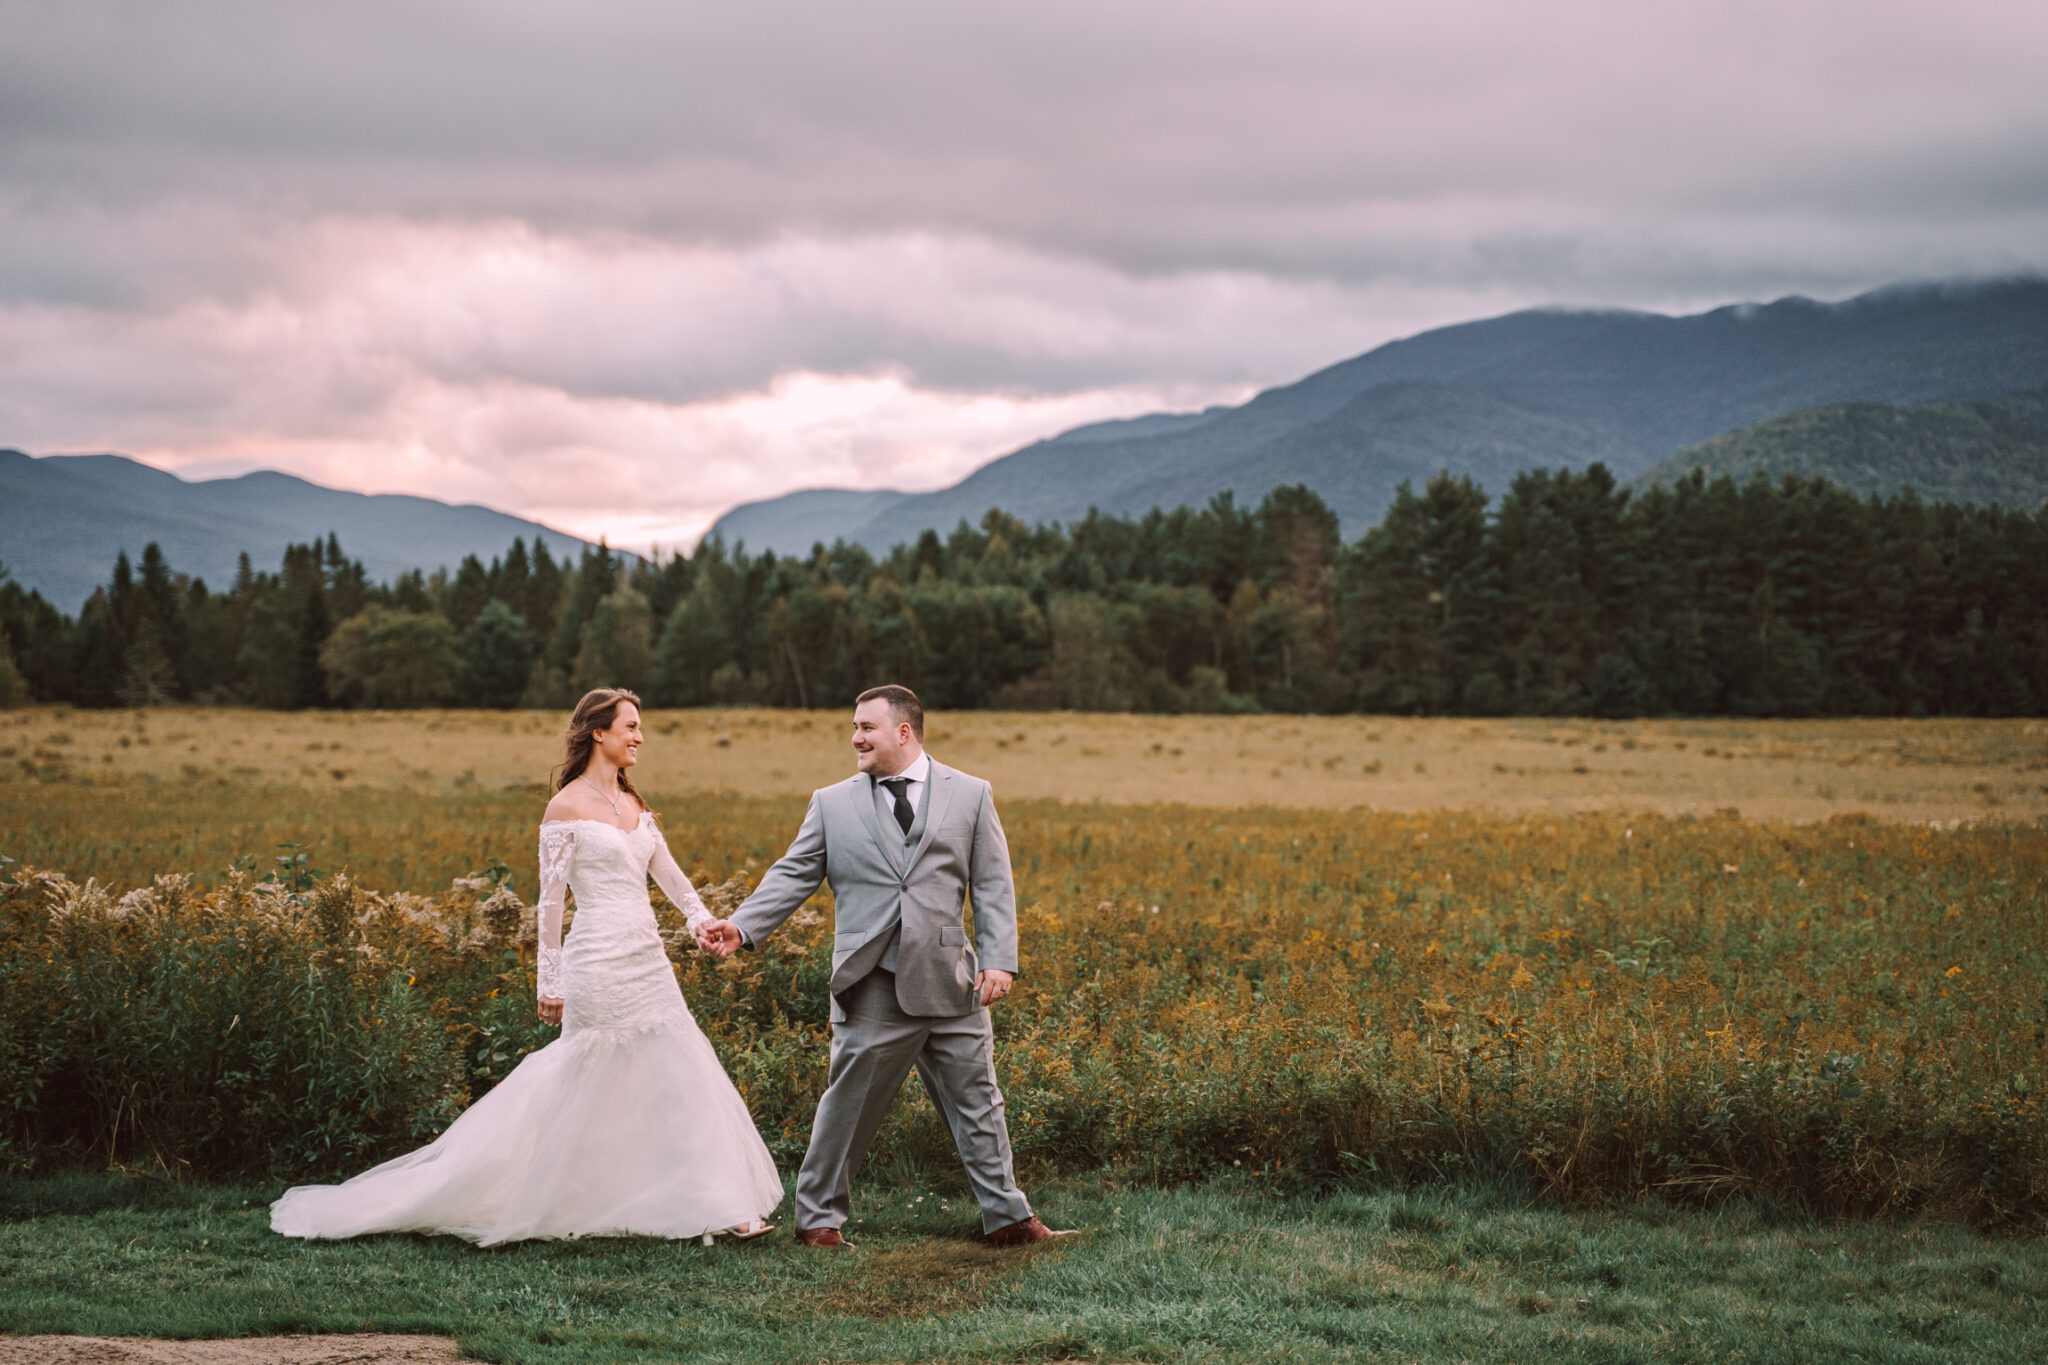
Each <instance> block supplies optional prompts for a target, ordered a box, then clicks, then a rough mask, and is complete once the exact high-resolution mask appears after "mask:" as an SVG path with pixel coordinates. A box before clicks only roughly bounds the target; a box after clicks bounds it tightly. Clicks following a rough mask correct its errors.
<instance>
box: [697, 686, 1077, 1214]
mask: <svg viewBox="0 0 2048 1365" xmlns="http://www.w3.org/2000/svg"><path fill="white" fill-rule="evenodd" d="M853 753H854V759H855V761H856V763H857V765H858V766H859V768H860V772H859V773H858V774H857V775H855V776H853V777H849V778H848V779H846V781H844V782H841V783H839V784H837V785H836V786H831V787H825V788H822V789H821V790H819V791H816V792H813V793H812V794H811V808H810V810H809V811H807V812H806V813H805V815H804V823H803V827H802V828H801V829H799V830H798V831H797V835H796V840H795V842H794V843H792V844H790V846H789V852H787V853H785V854H783V855H782V859H781V861H779V862H777V863H776V864H775V866H773V867H771V868H769V869H768V875H767V876H765V877H763V878H762V879H761V885H760V886H759V887H757V888H755V891H754V894H753V895H751V896H749V897H748V898H747V902H746V904H744V905H742V906H741V907H740V908H739V910H738V911H737V912H735V913H734V915H733V917H732V918H731V919H730V920H718V921H715V922H713V923H711V924H709V925H706V926H704V928H703V930H702V931H701V933H700V941H701V942H702V943H703V944H704V946H705V947H706V948H707V949H708V950H709V951H711V952H713V953H716V954H717V955H718V956H720V957H724V956H727V955H729V954H731V953H732V952H734V951H735V950H736V949H739V948H743V947H744V948H750V949H751V948H754V947H756V946H758V945H759V944H760V942H761V940H763V939H765V938H767V937H768V935H770V934H772V933H774V932H775V930H776V929H777V928H778V927H779V926H780V925H781V924H782V922H783V921H784V920H786V919H788V918H789V917H790V915H791V914H792V913H793V912H794V911H795V910H796V908H797V907H798V906H799V905H802V904H803V903H804V902H805V901H806V900H808V899H809V898H810V896H811V893H812V892H814V891H816V890H817V889H818V886H819V883H821V882H827V881H829V882H830V883H831V884H832V895H833V898H834V901H835V903H836V910H835V916H836V922H835V923H834V925H833V928H834V931H835V932H834V933H833V935H832V981H831V987H830V989H831V992H832V1067H831V1071H830V1074H829V1076H828V1079H827V1081H826V1085H825V1093H824V1095H823V1096H822V1097H820V1098H819V1100H818V1116H817V1118H816V1119H815V1120H814V1121H813V1123H812V1125H811V1145H810V1150H808V1151H807V1152H805V1153H804V1164H803V1167H802V1168H801V1169H800V1170H799V1171H798V1172H797V1177H796V1221H797V1230H796V1235H797V1236H798V1237H799V1238H800V1239H801V1240H802V1241H804V1242H805V1243H807V1244H808V1245H811V1246H816V1247H837V1246H843V1245H845V1239H844V1237H843V1236H842V1235H841V1233H840V1229H841V1228H842V1227H844V1226H845V1225H846V1219H847V1216H848V1214H849V1212H850V1211H851V1209H852V1187H853V1173H854V1172H855V1171H856V1170H858V1169H859V1167H860V1163H861V1158H862V1157H864V1156H866V1155H867V1150H868V1144H870V1143H871V1142H873V1141H874V1139H875V1134H876V1133H877V1132H878V1131H880V1129H881V1126H882V1120H883V1119H884V1118H885V1117H886V1116H887V1115H888V1112H889V1105H890V1103H891V1101H893V1100H894V1099H895V1098H896V1091H897V1090H898V1089H899V1088H900V1087H901V1086H902V1084H903V1080H904V1078H905V1077H906V1076H908V1075H909V1074H910V1068H911V1067H913V1066H915V1067H916V1068H917V1074H918V1075H919V1076H920V1077H921V1078H922V1079H923V1081H924V1084H925V1089H926V1090H927V1091H928V1092H929V1093H930V1094H931V1097H932V1101H933V1103H934V1104H936V1105H937V1106H938V1109H939V1112H940V1113H941V1114H943V1115H945V1118H946V1124H947V1126H948V1127H949V1128H951V1129H952V1130H953V1142H954V1145H955V1146H957V1147H958V1148H959V1149H960V1159H961V1161H962V1162H964V1163H965V1164H966V1166H967V1181H968V1183H969V1184H970V1185H971V1186H973V1188H974V1197H975V1198H976V1199H977V1200H979V1201H980V1203H981V1226H982V1230H983V1232H984V1233H985V1234H986V1235H987V1237H988V1240H989V1241H990V1242H992V1243H994V1244H995V1245H997V1246H1021V1245H1023V1244H1024V1243H1027V1242H1040V1241H1044V1240H1046V1239H1047V1238H1050V1237H1064V1236H1068V1235H1069V1234H1067V1233H1064V1232H1053V1231H1051V1230H1050V1229H1048V1228H1047V1227H1046V1226H1045V1224H1043V1223H1041V1222H1039V1221H1038V1219H1037V1218H1035V1217H1033V1216H1032V1213H1031V1205H1030V1204H1029V1203H1028V1202H1026V1200H1025V1198H1024V1192H1023V1191H1022V1190H1020V1189H1018V1188H1017V1177H1016V1173H1015V1172H1014V1171H1013V1170H1012V1169H1011V1162H1010V1131H1009V1127H1008V1125H1007V1124H1006V1123H1005V1122H1004V1120H1003V1092H1002V1091H1001V1090H999V1089H997V1088H996V1069H995V1035H994V1033H993V1031H992V1030H991V1029H990V1027H989V1014H988V1007H989V1006H990V1005H992V1004H994V1003H995V1002H996V1001H998V1000H1001V999H1002V998H1003V997H1004V996H1005V995H1007V994H1009V991H1010V982H1011V981H1012V979H1013V978H1014V977H1015V975H1016V971H1017V896H1016V889H1015V887H1014V886H1013V885H1012V884H1011V880H1010V849H1009V845H1008V844H1007V843H1006V842H1005V841H1004V839H1003V826H1002V822H1001V821H999V820H997V819H996V807H995V798H994V796H993V794H992V793H991V792H990V790H989V785H988V783H986V782H984V781H982V780H981V779H980V778H978V777H969V776H968V775H967V774H966V773H963V772H957V771H955V770H954V769H952V768H948V767H946V766H945V765H944V764H942V763H934V762H933V761H932V760H931V758H930V756H929V755H927V754H926V753H925V751H924V708H923V707H922V706H921V705H919V704H918V700H917V694H916V693H914V692H912V691H911V690H910V689H909V688H907V687H896V686H888V687H871V688H869V689H868V690H867V691H865V692H863V693H861V694H860V696H859V697H857V698H856V699H855V701H854V709H853ZM970 893H971V895H972V897H973V902H974V937H975V943H974V944H972V945H970V944H969V943H968V942H967V935H966V933H965V931H964V930H963V929H962V927H961V915H960V911H961V906H962V901H963V897H964V896H966V895H968V894H970Z"/></svg>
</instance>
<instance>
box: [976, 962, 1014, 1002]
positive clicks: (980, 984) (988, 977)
mask: <svg viewBox="0 0 2048 1365" xmlns="http://www.w3.org/2000/svg"><path fill="white" fill-rule="evenodd" d="M1014 980H1016V978H1015V977H1013V976H1011V975H1010V974H1009V973H1008V972H1004V971H998V970H996V969H995V968H994V967H990V968H989V969H988V970H987V971H985V972H983V973H982V974H981V975H980V976H977V977H975V978H974V988H975V989H976V990H977V991H979V992H981V1003H982V1004H983V1005H993V1004H995V1002H996V1001H998V1000H1000V999H1002V998H1003V997H1004V996H1006V995H1008V994H1009V993H1010V983H1011V982H1012V981H1014Z"/></svg>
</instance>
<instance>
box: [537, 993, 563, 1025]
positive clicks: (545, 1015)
mask: <svg viewBox="0 0 2048 1365" xmlns="http://www.w3.org/2000/svg"><path fill="white" fill-rule="evenodd" d="M540 1021H541V1022H542V1023H543V1024H559V1023H561V1022H562V1002H561V1001H559V1000H550V999H549V998H547V997H546V996H542V997H541V1001H540Z"/></svg>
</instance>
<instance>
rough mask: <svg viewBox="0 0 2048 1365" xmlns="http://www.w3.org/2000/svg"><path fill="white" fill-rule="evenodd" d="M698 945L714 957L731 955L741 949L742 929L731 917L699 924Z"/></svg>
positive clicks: (719, 957) (721, 958)
mask: <svg viewBox="0 0 2048 1365" xmlns="http://www.w3.org/2000/svg"><path fill="white" fill-rule="evenodd" d="M697 946H698V947H699V948H702V949H703V950H704V951H705V952H707V953H709V954H711V955H712V956H713V957H715V958H718V959H720V960H721V961H722V960H724V959H725V958H728V957H731V956H732V955H733V954H734V953H736V952H738V951H739V950H740V931H739V928H738V926H736V925H735V924H734V923H733V922H732V921H731V920H729V919H715V920H712V921H710V922H709V923H707V924H700V925H698V926H697Z"/></svg>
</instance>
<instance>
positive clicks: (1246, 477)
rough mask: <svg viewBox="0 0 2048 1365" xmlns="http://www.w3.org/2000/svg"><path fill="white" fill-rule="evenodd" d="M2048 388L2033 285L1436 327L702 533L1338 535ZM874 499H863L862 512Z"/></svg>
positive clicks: (773, 538)
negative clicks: (1864, 409) (1108, 523)
mask: <svg viewBox="0 0 2048 1365" xmlns="http://www.w3.org/2000/svg"><path fill="white" fill-rule="evenodd" d="M2043 385H2048V281H2044V280H2042V279H2037V278H2021V279H2009V280H1999V281H1985V282H1960V283H1949V284H1928V285H1901V286H1893V287H1890V288H1887V289H1881V290H1876V291H1873V292H1871V293H1868V294H1864V295H1861V296H1859V297H1857V298H1853V299H1849V300H1846V301H1844V302H1841V303H1817V302H1814V301H1813V300H1811V299H1805V298H1798V297H1793V298H1786V299H1780V300H1778V301H1777V302H1775V303H1769V304H1735V305H1730V306H1728V307H1724V308H1717V309H1714V310H1712V311H1710V312H1706V313H1699V314H1694V315H1691V316H1686V317H1669V316H1665V315H1663V314H1657V313H1642V312H1618V311H1599V312H1596V311H1569V310H1560V309H1539V310H1532V311H1527V312H1520V313H1511V314H1507V315H1506V316H1503V317H1498V318H1490V319H1486V320H1483V321H1477V322H1468V323H1460V324H1458V325H1456V326H1451V327H1442V328H1437V329H1435V330H1433V331H1429V332H1424V333H1421V334H1420V335H1418V336H1414V337H1410V338H1407V339H1405V340H1402V341H1394V342H1389V343H1388V344H1386V345H1384V346H1381V347H1378V348H1377V349H1375V350H1372V351H1369V352H1367V353H1366V354H1364V355H1361V356H1357V357H1355V358H1353V359H1351V360H1347V361H1343V362H1342V363H1340V364H1337V365H1333V366H1330V367H1329V368H1327V369H1324V370H1319V371H1317V372H1316V373H1314V374H1311V375H1309V376H1307V377H1306V378H1304V379H1301V380H1299V381H1297V382H1296V383H1293V384H1288V385H1283V386H1281V387H1278V388H1273V389H1267V390H1265V391H1264V392H1262V393H1259V394H1258V395H1256V396H1255V397H1253V398H1252V399H1251V400H1250V401H1249V402H1247V403H1245V404H1243V405H1241V406H1239V407H1233V408H1214V409H1210V410H1209V411H1207V412H1202V413H1184V414H1156V415H1152V416H1147V417H1140V418H1136V419H1132V420H1130V421H1126V422H1111V423H1097V424H1095V425H1093V426H1089V427H1082V428H1078V429H1076V430H1074V431H1071V432H1067V433H1064V434H1062V435H1059V436H1055V437H1053V438H1051V439H1049V440H1044V441H1039V442H1036V443H1034V444H1032V445H1029V446H1026V447H1024V448H1023V449H1021V450H1018V451H1015V452H1013V453H1011V454H1009V455H1006V456H1003V457H1002V458H1000V459H998V460H996V461H994V462H993V463H991V464H988V465H985V466H983V467H982V468H981V469H979V470H977V471H975V472H974V473H973V474H971V475H969V476H968V477H967V478H966V479H963V480H962V481H961V482H959V483H958V484H955V485H953V486H952V487H950V488H945V489H940V490H938V491H936V492H931V493H916V494H909V493H898V492H894V491H890V490H881V491H876V492H868V493H858V494H857V493H853V492H850V491H845V490H805V491H803V492H799V493H792V494H789V495H787V496H785V497H782V498H773V499H768V500H766V501H763V502H757V503H750V504H747V505H745V506H742V507H738V508H735V509H734V510H733V511H731V512H729V513H727V514H726V515H725V516H724V517H722V518H720V519H719V521H718V522H717V523H716V524H715V525H714V526H713V528H712V534H714V535H720V536H723V537H724V538H725V539H726V540H727V541H728V542H744V543H745V544H746V545H747V546H748V547H749V548H750V549H753V550H756V551H758V550H763V549H773V550H776V551H777V552H779V553H797V554H801V553H804V552H806V551H808V550H809V548H810V546H811V545H812V543H813V542H817V541H823V542H825V543H827V544H829V543H831V542H832V541H833V540H835V539H838V538H841V537H844V538H845V539H848V540H851V541H857V542H859V543H862V544H865V545H867V546H868V547H869V548H871V549H874V550H883V549H886V548H887V547H888V546H889V545H891V544H895V543H898V542H901V541H905V540H910V539H914V538H915V537H916V535H917V534H918V533H919V532H920V531H922V530H924V529H927V528H930V529H934V530H937V531H939V532H940V533H941V534H944V533H945V532H947V531H949V530H951V529H952V527H953V526H954V525H956V524H957V523H958V522H960V521H961V520H962V519H965V520H967V521H969V522H977V521H979V520H980V518H981V516H982V515H983V514H984V513H985V512H986V511H987V510H988V509H989V508H991V507H1000V508H1002V509H1003V510H1004V511H1005V512H1009V513H1011V514H1013V515H1015V516H1019V517H1022V518H1023V519H1024V520H1025V521H1027V522H1044V521H1060V522H1065V523H1069V524H1071V523H1072V522H1074V521H1075V520H1078V519H1079V518H1081V517H1083V516H1085V515H1086V514H1087V512H1088V510H1089V508H1091V507H1096V508H1100V509H1101V510H1102V511H1104V512H1108V513H1115V514H1119V515H1126V516H1130V515H1139V514H1142V513H1144V512H1146V511H1148V510H1150V509H1151V508H1152V507H1154V506H1161V507H1174V506H1178V505H1181V504H1184V503H1192V504H1199V503H1202V502H1206V501H1207V500H1208V499H1209V498H1211V497H1213V496H1214V495H1216V494H1217V493H1219V492H1222V491H1223V490H1225V489H1230V490H1233V491H1235V493H1236V494H1237V496H1238V498H1239V500H1240V501H1256V500H1258V499H1259V498H1261V497H1263V496H1264V495H1265V494H1266V493H1267V492H1269V491H1270V490H1271V489H1273V488H1275V487H1278V486H1280V485H1283V484H1291V483H1305V484H1307V485H1309V486H1310V487H1311V488H1313V489H1315V490H1316V491H1317V492H1318V493H1319V494H1321V495H1322V496H1323V498H1324V499H1325V500H1326V501H1327V502H1328V503H1329V504H1330V505H1331V506H1332V508H1334V509H1335V510H1336V512H1337V514H1338V516H1339V517H1340V518H1341V520H1342V521H1343V524H1344V530H1345V534H1346V535H1357V534H1358V533H1359V532H1361V531H1362V530H1363V529H1364V528H1365V527H1367V526H1369V525H1371V524H1372V523H1374V522H1376V521H1377V520H1378V519H1379V517H1380V516H1381V514H1382V513H1383V512H1384V511H1385V509H1386V508H1387V506H1388V505H1389V504H1390V503H1391V502H1392V500H1393V496H1394V490H1395V488H1396V487H1397V486H1398V485H1399V484H1400V483H1401V482H1402V480H1404V479H1406V480H1412V481H1417V482H1419V481H1420V480H1422V479H1426V478H1427V477H1429V476H1430V475H1432V474H1435V473H1436V472H1437V471H1438V470H1440V469H1448V470H1450V471H1451V472H1452V473H1454V474H1469V475H1471V476H1472V477H1473V478H1474V479H1476V480H1478V481H1479V482H1480V483H1481V484H1482V485H1483V486H1484V487H1486V488H1487V490H1488V491H1489V492H1492V493H1495V494H1498V493H1500V492H1501V491H1503V490H1504V489H1505V487H1506V485H1507V483H1508V481H1509V480H1510V479H1512V478H1513V476H1514V475H1515V474H1516V473H1518V472H1520V471H1521V470H1524V469H1530V468H1534V467H1536V466H1539V465H1541V466H1548V467H1550V468H1560V467H1571V468H1579V467H1583V466H1585V465H1587V464H1590V463H1592V462H1593V461H1595V460H1600V461H1603V462H1605V463H1606V464H1607V465H1608V467H1609V468H1610V469H1612V470H1613V471H1614V472H1615V473H1616V474H1617V475H1618V476H1620V477H1622V478H1624V479H1626V478H1629V477H1631V476H1634V475H1636V474H1639V473H1641V472H1643V471H1645V470H1647V469H1649V468H1651V467H1652V466H1654V465H1656V464H1658V463H1659V462H1660V461H1662V460H1664V459H1665V458H1666V457H1668V456H1670V455H1671V454H1672V452H1674V451H1676V450H1680V449H1683V448H1687V447H1690V446H1694V445H1697V444H1699V443H1700V442H1702V441H1706V440H1709V439H1711V438H1713V437H1715V436H1719V435H1722V434H1723V433H1726V432H1730V431H1734V430H1738V429H1740V428H1745V427H1749V426H1752V425H1754V424H1756V423H1758V422H1760V421H1764V420H1766V419H1769V418H1772V417H1777V416H1780V415H1782V414H1785V413H1790V412H1795V411H1799V410H1802V409H1809V408H1816V407H1821V406H1825V405H1830V404H1840V403H1849V402H1878V403H1886V404H1892V405H1912V404H1925V403H1932V402H1944V401H1949V402H1953V401H1969V400H1975V399H1990V398H1996V397H1998V396H2000V395H2004V394H2008V393H2012V392H2014V391H2017V390H2026V389H2034V388H2039V387H2041V386H2043ZM862 498H865V499H870V500H872V501H871V502H868V503H862V502H859V501H856V499H862Z"/></svg>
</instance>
